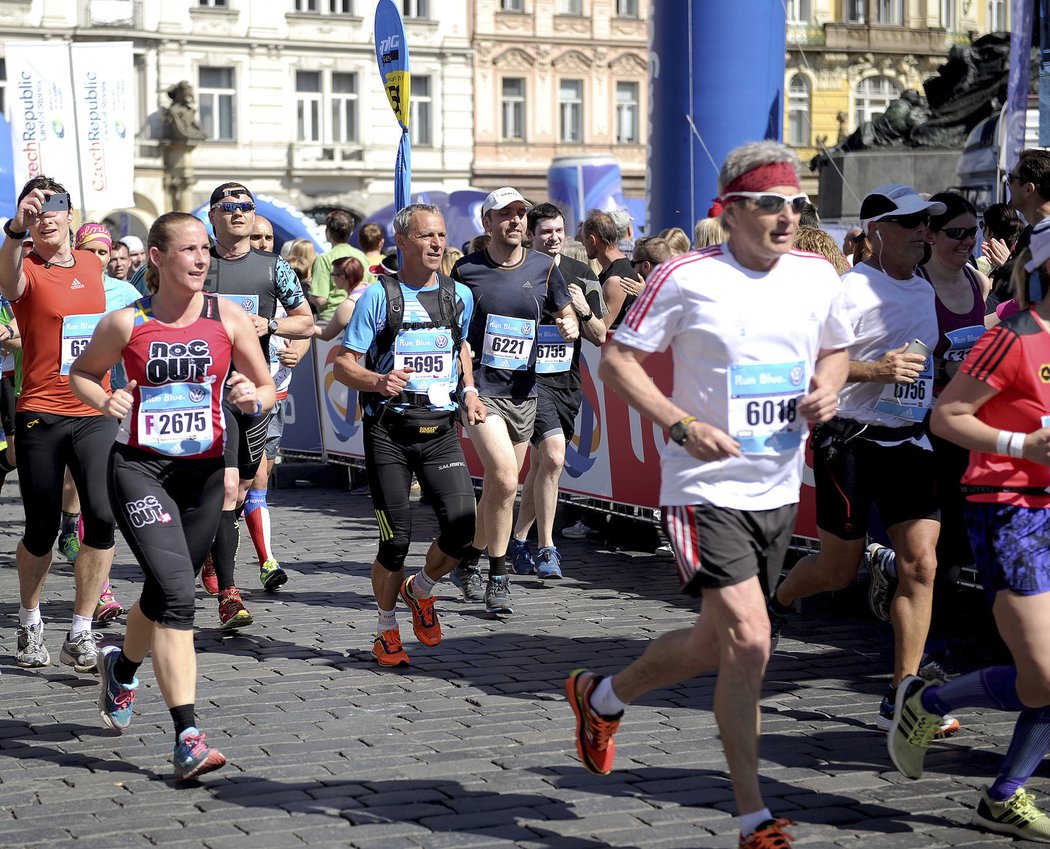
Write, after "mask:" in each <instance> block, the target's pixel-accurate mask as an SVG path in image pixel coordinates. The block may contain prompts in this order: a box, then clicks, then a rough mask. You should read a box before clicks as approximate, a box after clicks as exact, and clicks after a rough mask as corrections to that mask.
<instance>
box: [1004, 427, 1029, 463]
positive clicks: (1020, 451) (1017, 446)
mask: <svg viewBox="0 0 1050 849" xmlns="http://www.w3.org/2000/svg"><path fill="white" fill-rule="evenodd" d="M1027 435H1028V434H1026V433H1011V434H1010V445H1009V448H1008V449H1007V451H1008V452H1009V454H1010V456H1011V457H1013V458H1015V459H1018V460H1019V459H1021V457H1022V456H1023V455H1024V439H1025V437H1026V436H1027Z"/></svg>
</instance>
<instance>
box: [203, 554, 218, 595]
mask: <svg viewBox="0 0 1050 849" xmlns="http://www.w3.org/2000/svg"><path fill="white" fill-rule="evenodd" d="M201 586H202V587H203V588H204V592H206V593H207V594H208V595H218V594H219V576H218V575H217V574H216V573H215V561H214V560H212V559H211V555H210V554H209V555H208V556H207V557H205V558H204V568H203V569H201Z"/></svg>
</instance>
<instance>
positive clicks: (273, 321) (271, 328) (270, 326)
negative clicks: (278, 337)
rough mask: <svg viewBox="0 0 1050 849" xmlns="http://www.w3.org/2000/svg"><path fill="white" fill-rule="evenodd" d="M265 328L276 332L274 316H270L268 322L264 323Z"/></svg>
mask: <svg viewBox="0 0 1050 849" xmlns="http://www.w3.org/2000/svg"><path fill="white" fill-rule="evenodd" d="M266 329H267V330H269V331H270V332H271V333H276V332H277V319H276V318H271V319H270V321H269V323H267V325H266Z"/></svg>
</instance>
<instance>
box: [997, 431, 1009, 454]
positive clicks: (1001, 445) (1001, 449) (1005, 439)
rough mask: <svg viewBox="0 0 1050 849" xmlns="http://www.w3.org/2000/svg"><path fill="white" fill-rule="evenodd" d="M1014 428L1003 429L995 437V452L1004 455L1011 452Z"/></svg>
mask: <svg viewBox="0 0 1050 849" xmlns="http://www.w3.org/2000/svg"><path fill="white" fill-rule="evenodd" d="M1013 435H1014V434H1013V431H1012V430H1001V431H999V435H998V436H997V437H995V453H996V454H1002V455H1003V456H1004V457H1006V456H1008V455H1009V453H1010V437H1011V436H1013Z"/></svg>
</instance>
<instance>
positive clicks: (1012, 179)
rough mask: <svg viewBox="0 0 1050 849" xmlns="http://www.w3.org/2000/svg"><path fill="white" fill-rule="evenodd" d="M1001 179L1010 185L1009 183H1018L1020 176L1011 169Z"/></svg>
mask: <svg viewBox="0 0 1050 849" xmlns="http://www.w3.org/2000/svg"><path fill="white" fill-rule="evenodd" d="M1003 180H1004V181H1005V182H1006V184H1007V185H1010V183H1020V182H1021V178H1020V177H1019V176H1018V175H1017V174H1015V173H1014V172H1013V171H1011V172H1010V173H1009V174H1007V175H1006V176H1005V177H1003Z"/></svg>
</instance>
